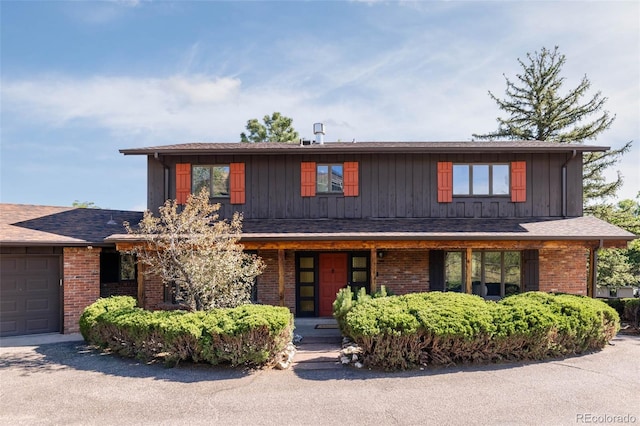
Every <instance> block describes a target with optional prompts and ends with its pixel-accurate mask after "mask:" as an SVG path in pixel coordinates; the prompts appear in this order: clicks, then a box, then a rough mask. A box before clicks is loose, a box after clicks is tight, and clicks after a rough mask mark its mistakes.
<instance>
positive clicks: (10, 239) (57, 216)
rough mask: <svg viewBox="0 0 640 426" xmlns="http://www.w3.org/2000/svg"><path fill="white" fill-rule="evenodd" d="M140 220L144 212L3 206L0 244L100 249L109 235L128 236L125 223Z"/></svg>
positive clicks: (0, 209) (1, 205)
mask: <svg viewBox="0 0 640 426" xmlns="http://www.w3.org/2000/svg"><path fill="white" fill-rule="evenodd" d="M111 219H113V220H114V221H115V222H116V224H115V225H110V224H109V223H108V222H109V221H110V220H111ZM141 219H142V212H133V211H123V210H105V209H80V208H73V207H51V206H36V205H27V204H0V244H2V245H21V246H27V245H83V244H94V245H100V244H104V243H105V241H104V240H105V238H106V237H108V236H109V235H112V234H122V233H124V232H126V231H125V228H124V226H123V225H122V223H123V222H124V221H128V222H130V223H132V224H135V223H138V222H140V220H141Z"/></svg>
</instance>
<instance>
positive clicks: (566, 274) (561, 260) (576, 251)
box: [538, 248, 589, 296]
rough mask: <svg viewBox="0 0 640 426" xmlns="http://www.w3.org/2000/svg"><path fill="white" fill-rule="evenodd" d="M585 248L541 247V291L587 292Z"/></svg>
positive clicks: (586, 254)
mask: <svg viewBox="0 0 640 426" xmlns="http://www.w3.org/2000/svg"><path fill="white" fill-rule="evenodd" d="M588 257H589V251H588V250H586V249H583V248H561V249H541V250H540V251H539V272H538V273H539V279H540V281H539V283H540V287H539V289H540V291H547V292H563V293H572V294H580V295H583V296H586V294H587V260H588Z"/></svg>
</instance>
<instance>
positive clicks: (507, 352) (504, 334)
mask: <svg viewBox="0 0 640 426" xmlns="http://www.w3.org/2000/svg"><path fill="white" fill-rule="evenodd" d="M346 294H347V291H345V295H346ZM345 299H346V298H345ZM346 305H348V303H347V302H346V301H345V300H341V301H340V303H338V304H337V307H338V308H341V307H342V308H344V307H345V306H346ZM345 310H346V309H342V310H338V313H340V314H343V322H344V324H343V326H342V327H343V329H344V332H345V334H346V335H348V336H350V337H351V338H352V339H353V340H354V341H355V342H356V343H357V344H358V345H359V346H361V348H362V351H363V354H364V359H365V362H366V363H367V364H369V365H372V366H378V367H382V368H385V369H404V368H409V367H413V366H417V365H421V364H422V365H426V364H440V365H442V364H444V365H447V364H456V363H469V362H492V361H499V360H505V359H506V360H521V359H543V358H547V357H555V356H561V355H567V354H574V353H582V352H584V351H588V350H594V349H599V348H602V347H603V346H604V345H605V344H606V343H607V342H608V341H609V340H610V339H611V338H613V336H614V335H615V333H616V332H617V331H618V328H619V318H618V315H617V313H616V312H615V310H614V309H612V308H610V307H609V306H607V305H606V304H604V303H603V302H600V301H598V300H595V299H590V298H586V297H581V296H573V295H564V294H562V295H551V294H546V293H540V292H531V293H523V294H519V295H514V296H511V297H507V298H505V299H503V300H501V301H500V302H499V303H495V302H492V301H485V300H484V299H482V298H480V297H478V296H473V295H468V294H461V293H453V292H449V293H442V292H430V293H413V294H408V295H404V296H398V297H386V298H380V299H373V298H371V299H368V300H364V301H362V302H359V303H355V304H353V306H352V307H351V308H350V309H348V310H347V312H346V314H344V311H345Z"/></svg>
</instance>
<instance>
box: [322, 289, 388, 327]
mask: <svg viewBox="0 0 640 426" xmlns="http://www.w3.org/2000/svg"><path fill="white" fill-rule="evenodd" d="M388 295H390V294H389V292H388V291H387V288H386V287H385V286H381V287H380V290H378V291H376V292H375V293H373V294H371V295H369V294H367V291H366V289H365V288H364V287H360V290H358V292H357V293H354V292H353V291H352V290H351V286H347V287H345V288H341V289H340V290H339V291H338V294H336V300H335V301H334V302H333V317H334V318H335V319H336V321H337V322H338V327H339V328H340V331H342V334H346V330H345V329H344V326H345V323H344V320H345V318H346V315H347V314H348V313H349V311H350V310H351V309H352V308H353V307H354V306H355V305H357V304H359V303H363V302H366V301H368V300H371V299H377V298H380V297H387V296H388Z"/></svg>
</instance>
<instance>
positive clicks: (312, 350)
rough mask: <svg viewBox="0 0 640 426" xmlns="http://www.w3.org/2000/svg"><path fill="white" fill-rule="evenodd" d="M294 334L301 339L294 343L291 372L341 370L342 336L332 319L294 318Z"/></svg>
mask: <svg viewBox="0 0 640 426" xmlns="http://www.w3.org/2000/svg"><path fill="white" fill-rule="evenodd" d="M295 326H296V329H295V330H294V333H295V334H296V335H298V336H301V337H302V340H301V341H300V342H298V343H296V348H297V352H296V355H295V357H294V358H293V365H292V368H293V370H294V371H295V370H327V369H337V368H342V365H341V364H340V361H339V356H340V349H341V344H342V335H341V334H340V330H339V329H338V324H337V323H336V320H335V319H333V318H296V320H295Z"/></svg>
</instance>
